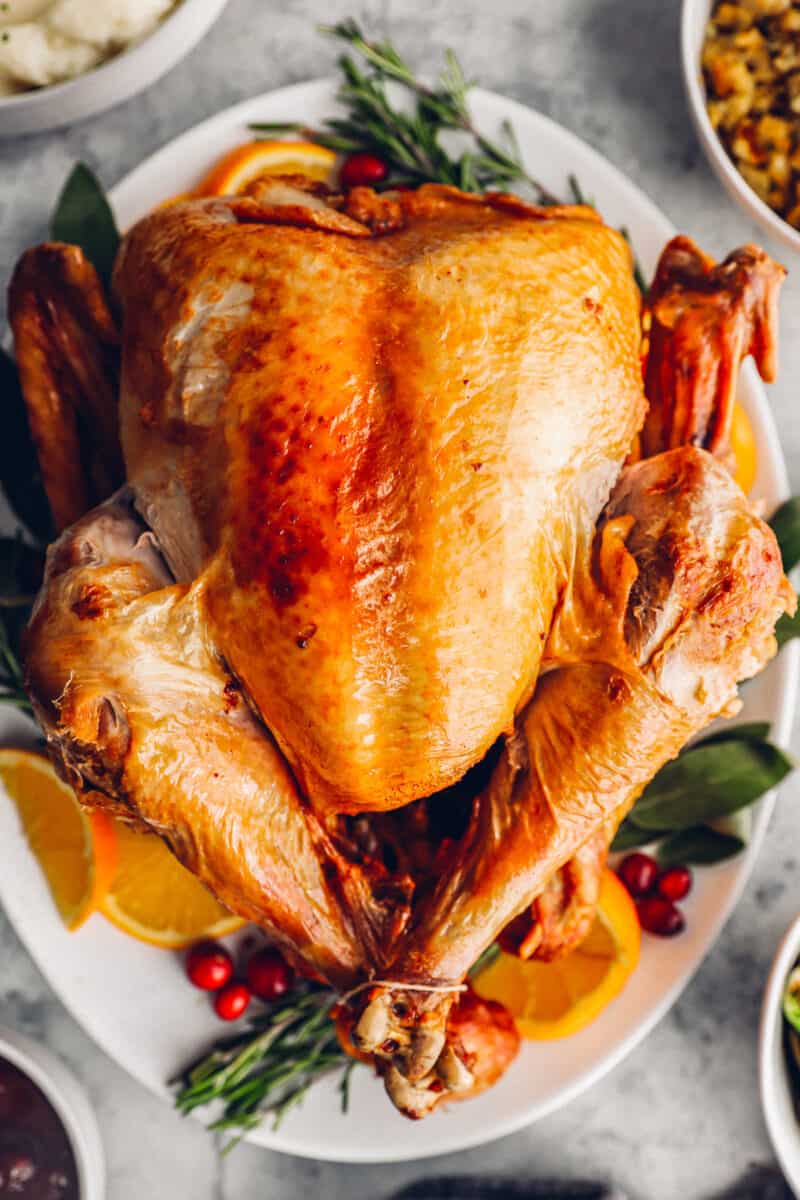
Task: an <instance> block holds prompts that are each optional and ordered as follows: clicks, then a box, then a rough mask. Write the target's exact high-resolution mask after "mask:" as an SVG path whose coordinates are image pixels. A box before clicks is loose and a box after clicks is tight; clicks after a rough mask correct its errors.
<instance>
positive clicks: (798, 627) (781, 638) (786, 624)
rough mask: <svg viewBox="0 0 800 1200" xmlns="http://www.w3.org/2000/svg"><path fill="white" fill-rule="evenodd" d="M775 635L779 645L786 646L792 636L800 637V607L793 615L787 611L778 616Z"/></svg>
mask: <svg viewBox="0 0 800 1200" xmlns="http://www.w3.org/2000/svg"><path fill="white" fill-rule="evenodd" d="M775 637H776V638H777V641H778V645H779V646H785V645H786V643H787V642H790V641H791V640H792V638H796V637H800V608H798V610H797V612H796V613H795V614H794V616H793V617H790V616H789V615H788V614H787V613H784V614H783V616H781V617H779V618H778V623H777V624H776V626H775Z"/></svg>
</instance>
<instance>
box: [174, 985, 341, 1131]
mask: <svg viewBox="0 0 800 1200" xmlns="http://www.w3.org/2000/svg"><path fill="white" fill-rule="evenodd" d="M335 1002H336V996H335V994H334V992H332V991H330V990H329V989H328V988H322V987H319V986H318V985H316V984H311V983H300V984H298V985H297V986H296V987H295V988H293V989H292V990H291V991H290V992H289V993H287V995H286V996H285V997H284V998H283V999H282V1000H280V1001H279V1002H276V1003H274V1004H272V1005H271V1006H270V1007H269V1008H267V1009H264V1010H263V1011H262V1012H260V1013H258V1014H257V1015H256V1016H255V1017H252V1018H251V1019H250V1020H249V1022H248V1028H247V1029H245V1030H244V1031H243V1032H242V1033H239V1034H237V1035H235V1036H233V1037H231V1038H226V1039H224V1040H222V1041H220V1042H218V1043H217V1044H216V1045H215V1046H214V1047H213V1048H212V1050H211V1051H210V1052H209V1053H208V1054H206V1055H204V1056H203V1057H201V1058H200V1059H198V1060H197V1061H196V1062H195V1063H193V1064H191V1065H190V1066H189V1067H187V1069H186V1070H185V1071H184V1072H183V1074H182V1075H181V1076H180V1077H179V1078H178V1079H177V1080H174V1081H173V1083H174V1084H176V1085H178V1086H179V1089H180V1090H179V1091H178V1093H177V1095H176V1097H175V1105H176V1107H177V1108H178V1109H179V1111H180V1112H183V1113H189V1112H193V1111H194V1109H196V1108H202V1107H205V1106H206V1105H208V1104H212V1103H215V1102H216V1103H221V1104H222V1105H223V1106H224V1107H223V1110H222V1113H221V1114H220V1116H219V1117H217V1118H216V1119H215V1120H213V1121H212V1122H211V1124H210V1125H209V1129H212V1130H214V1131H217V1132H220V1131H228V1130H235V1131H236V1136H235V1137H233V1138H232V1140H230V1141H229V1142H228V1143H227V1144H226V1145H225V1147H224V1149H223V1153H227V1152H228V1151H229V1150H231V1149H233V1147H234V1146H235V1145H236V1144H237V1142H239V1141H240V1139H241V1138H242V1137H243V1136H244V1134H245V1133H246V1132H247V1131H248V1130H250V1129H253V1128H255V1126H256V1125H258V1124H259V1123H260V1122H261V1121H262V1120H263V1118H264V1117H266V1116H272V1118H273V1123H274V1126H275V1128H277V1127H278V1125H279V1124H280V1122H281V1121H282V1120H283V1119H284V1117H285V1116H286V1114H287V1113H288V1112H289V1111H290V1110H291V1109H292V1108H294V1107H296V1105H298V1104H300V1103H301V1102H302V1100H303V1098H304V1096H305V1095H306V1093H307V1091H308V1089H309V1088H310V1087H311V1085H312V1084H313V1083H315V1082H316V1081H317V1080H318V1079H319V1078H321V1077H322V1076H323V1075H327V1074H329V1073H330V1072H331V1071H335V1070H337V1069H341V1070H342V1071H343V1075H342V1079H341V1080H340V1083H339V1090H340V1093H341V1098H342V1111H343V1112H346V1111H347V1105H348V1102H349V1095H350V1092H349V1089H350V1074H351V1071H352V1069H353V1067H354V1066H356V1065H357V1064H356V1063H355V1061H354V1060H353V1059H351V1058H350V1057H349V1056H348V1055H347V1054H346V1053H345V1051H344V1050H343V1049H342V1047H341V1045H340V1044H339V1039H338V1038H337V1036H336V1030H335V1027H334V1024H333V1021H332V1020H331V1009H332V1008H333V1005H334V1004H335Z"/></svg>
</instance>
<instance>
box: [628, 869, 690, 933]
mask: <svg viewBox="0 0 800 1200" xmlns="http://www.w3.org/2000/svg"><path fill="white" fill-rule="evenodd" d="M617 874H618V875H619V877H620V879H621V880H622V882H623V883H624V884H625V887H626V888H627V889H628V891H629V892H630V894H631V895H632V896H633V898H634V900H635V901H636V909H637V912H638V913H639V922H640V924H641V926H642V929H646V930H647V932H648V933H655V934H657V935H658V937H674V936H675V934H676V933H681V932H682V931H683V930H684V929H685V928H686V919H685V917H684V915H683V913H682V912H681V910H680V909H679V908H678V904H677V901H678V900H683V899H685V897H686V896H688V895H689V892H690V891H691V890H692V872H691V871H690V870H689V868H688V867H683V866H675V867H666V868H665V869H664V870H663V871H662V870H660V869H659V866H658V863H657V862H656V860H655V859H654V858H651V856H650V855H649V854H642V853H641V852H640V851H637V852H636V853H635V854H628V855H627V856H626V857H625V858H623V860H622V862H621V863H620V864H619V866H618V867H617Z"/></svg>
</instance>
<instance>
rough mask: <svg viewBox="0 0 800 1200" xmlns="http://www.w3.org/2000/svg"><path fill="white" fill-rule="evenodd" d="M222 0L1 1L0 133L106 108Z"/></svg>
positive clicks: (199, 29) (182, 49) (137, 86)
mask: <svg viewBox="0 0 800 1200" xmlns="http://www.w3.org/2000/svg"><path fill="white" fill-rule="evenodd" d="M225 4H226V0H3V2H2V3H0V137H11V136H15V135H17V134H23V133H41V132H42V131H44V130H46V129H55V128H56V127H57V126H60V125H68V124H71V123H72V122H73V121H79V120H81V119H82V118H83V117H89V116H92V115H94V114H95V113H98V112H102V111H103V110H104V109H106V108H111V107H112V105H114V104H119V103H120V102H121V101H123V100H127V99H129V98H130V97H131V96H133V95H134V94H135V93H136V92H140V91H142V90H143V89H144V88H146V87H149V86H150V84H151V83H154V82H155V81H156V80H157V79H159V78H160V77H161V76H162V75H163V74H165V72H167V71H168V70H169V69H170V68H171V67H173V66H174V65H175V64H176V63H177V62H178V61H179V60H180V59H182V58H183V57H184V56H185V55H186V54H188V53H189V51H190V50H191V49H193V47H194V46H195V45H196V44H197V43H198V42H199V41H200V39H201V38H202V37H203V35H204V34H205V33H206V32H207V31H208V30H209V29H210V28H211V26H212V24H213V23H214V21H215V20H216V18H217V17H218V16H219V14H220V13H221V12H222V9H223V8H224V7H225Z"/></svg>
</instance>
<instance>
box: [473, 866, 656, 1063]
mask: <svg viewBox="0 0 800 1200" xmlns="http://www.w3.org/2000/svg"><path fill="white" fill-rule="evenodd" d="M640 940H641V931H640V928H639V918H638V917H637V915H636V907H635V905H634V903H633V900H632V899H631V897H630V895H629V893H628V891H627V889H626V888H625V887H624V885H623V884H622V883H620V881H619V879H617V877H616V875H615V874H614V872H613V871H610V870H606V871H605V873H604V875H603V882H602V886H601V889H600V899H599V902H598V906H597V916H596V918H595V922H594V925H593V926H592V928H591V930H590V931H589V934H588V936H587V937H586V938H585V940H584V941H583V942H582V943H581V944H580V946H578V947H577V949H575V950H573V952H572V953H571V954H568V955H567V956H566V957H565V958H562V959H557V960H556V961H555V962H551V963H545V962H537V961H536V960H528V961H527V962H526V961H523V960H521V959H518V958H514V957H513V956H512V955H510V954H500V956H499V957H498V958H496V959H495V961H494V962H493V963H491V965H489V966H488V967H487V968H486V970H485V971H482V972H481V973H480V975H478V976H477V978H475V979H473V981H472V984H473V987H474V988H475V991H476V992H477V993H478V995H480V996H483V997H484V998H485V999H487V1000H499V1001H500V1003H501V1004H502V1005H503V1006H504V1007H505V1008H507V1009H508V1010H509V1012H510V1013H511V1014H512V1016H513V1017H514V1018H515V1020H516V1022H517V1027H518V1029H519V1031H520V1033H521V1034H522V1036H523V1037H524V1038H529V1039H530V1040H532V1041H549V1040H551V1039H553V1038H564V1037H569V1036H570V1035H571V1034H573V1033H577V1032H578V1030H579V1029H584V1028H585V1027H586V1026H587V1025H588V1024H589V1023H590V1022H591V1021H593V1020H594V1019H595V1018H596V1017H598V1016H599V1015H600V1013H601V1012H602V1011H603V1009H604V1008H605V1007H606V1005H608V1004H610V1003H611V1001H612V1000H613V999H614V997H615V996H618V995H619V993H620V992H621V991H622V989H623V987H624V986H625V984H626V983H627V981H628V979H629V978H630V975H631V972H632V971H633V969H634V967H635V966H636V964H637V962H638V961H639V944H640Z"/></svg>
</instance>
